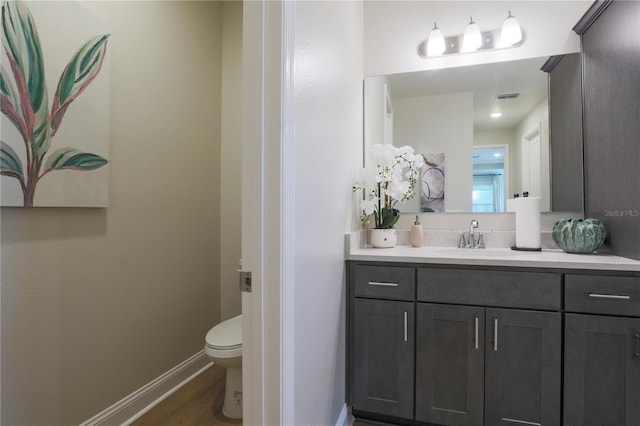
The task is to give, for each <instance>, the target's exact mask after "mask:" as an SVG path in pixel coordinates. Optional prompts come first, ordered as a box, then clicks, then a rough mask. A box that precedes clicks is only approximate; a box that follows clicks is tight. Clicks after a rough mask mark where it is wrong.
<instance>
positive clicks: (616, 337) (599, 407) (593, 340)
mask: <svg viewBox="0 0 640 426" xmlns="http://www.w3.org/2000/svg"><path fill="white" fill-rule="evenodd" d="M564 424H565V426H632V425H633V426H637V425H640V319H638V318H615V317H606V316H599V315H580V314H566V316H565V365H564Z"/></svg>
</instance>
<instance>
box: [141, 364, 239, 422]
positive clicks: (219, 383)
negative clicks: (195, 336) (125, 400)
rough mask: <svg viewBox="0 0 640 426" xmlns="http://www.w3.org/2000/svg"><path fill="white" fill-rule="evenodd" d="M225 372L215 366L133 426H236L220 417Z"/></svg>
mask: <svg viewBox="0 0 640 426" xmlns="http://www.w3.org/2000/svg"><path fill="white" fill-rule="evenodd" d="M224 385H225V370H224V369H223V368H220V367H218V366H216V365H213V366H211V367H209V368H208V369H207V370H205V371H204V372H203V373H202V374H200V375H199V376H197V377H196V378H194V379H193V380H191V381H190V382H189V383H187V384H186V385H184V386H183V387H181V388H180V389H178V390H177V391H176V392H174V393H173V394H171V395H170V396H169V397H168V398H167V399H165V400H164V401H162V402H161V403H160V404H158V405H156V406H155V407H154V408H152V409H151V410H150V411H149V412H147V413H145V414H144V415H143V416H142V417H140V418H139V419H138V420H136V421H135V422H133V423H131V425H132V426H182V425H185V426H186V425H192V426H238V425H242V420H232V419H229V418H226V417H225V416H224V415H223V414H222V402H223V400H224Z"/></svg>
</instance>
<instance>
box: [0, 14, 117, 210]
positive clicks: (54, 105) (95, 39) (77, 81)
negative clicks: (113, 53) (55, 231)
mask: <svg viewBox="0 0 640 426" xmlns="http://www.w3.org/2000/svg"><path fill="white" fill-rule="evenodd" d="M1 9H2V16H1V24H2V31H1V32H0V37H1V38H2V52H0V66H1V67H0V70H1V73H0V77H1V78H0V89H1V90H0V100H1V107H2V116H1V121H0V144H1V153H2V156H1V162H0V174H1V176H2V177H1V181H0V182H1V192H0V198H1V204H2V206H25V207H32V206H42V207H63V206H68V207H106V206H107V204H108V180H109V179H108V178H109V176H108V169H109V168H108V164H109V160H108V147H109V77H110V76H109V68H110V67H109V55H108V41H109V31H108V28H107V25H106V23H105V22H104V20H103V19H102V18H100V17H99V16H96V15H95V14H93V13H91V12H90V11H88V10H87V9H85V8H84V7H83V6H82V5H81V4H80V3H78V2H72V1H60V2H57V1H56V2H23V1H3V2H2V6H1Z"/></svg>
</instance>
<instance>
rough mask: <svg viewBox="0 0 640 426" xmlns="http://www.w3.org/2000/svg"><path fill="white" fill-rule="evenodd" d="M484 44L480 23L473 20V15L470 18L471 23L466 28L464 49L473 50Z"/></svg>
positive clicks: (466, 50)
mask: <svg viewBox="0 0 640 426" xmlns="http://www.w3.org/2000/svg"><path fill="white" fill-rule="evenodd" d="M481 46H482V33H481V32H480V27H479V26H478V24H476V23H475V22H473V17H471V18H469V24H468V25H467V26H466V27H465V29H464V38H463V39H462V51H463V52H472V51H474V50H478V49H479V48H480V47H481Z"/></svg>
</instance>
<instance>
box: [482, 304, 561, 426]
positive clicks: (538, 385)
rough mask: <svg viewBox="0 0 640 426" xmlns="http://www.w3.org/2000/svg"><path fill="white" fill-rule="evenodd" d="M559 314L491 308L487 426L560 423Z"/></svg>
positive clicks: (488, 350) (488, 330)
mask: <svg viewBox="0 0 640 426" xmlns="http://www.w3.org/2000/svg"><path fill="white" fill-rule="evenodd" d="M561 327H562V321H561V315H560V314H559V313H556V312H534V311H522V310H508V309H487V312H486V338H487V345H486V349H485V425H486V426H490V425H500V426H506V425H518V426H521V425H523V424H526V425H544V426H553V425H560V398H561V396H560V381H561V371H560V367H561V339H562V337H561V336H562V333H561Z"/></svg>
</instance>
